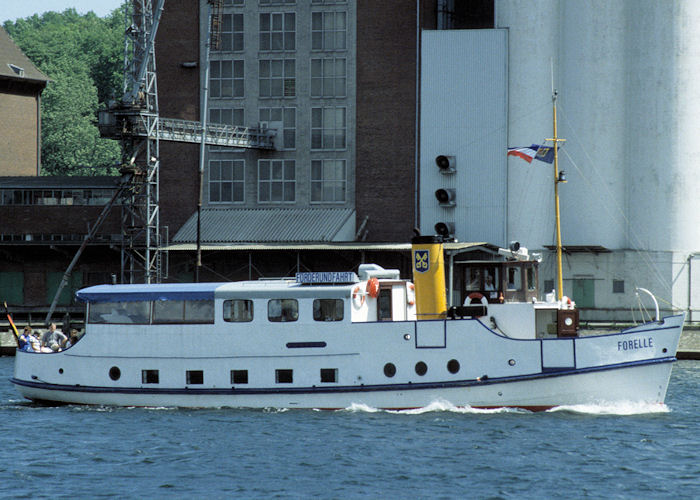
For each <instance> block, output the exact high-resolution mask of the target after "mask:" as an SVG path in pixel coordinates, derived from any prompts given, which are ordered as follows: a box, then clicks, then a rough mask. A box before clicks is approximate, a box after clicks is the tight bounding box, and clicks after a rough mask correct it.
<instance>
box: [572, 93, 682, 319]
mask: <svg viewBox="0 0 700 500" xmlns="http://www.w3.org/2000/svg"><path fill="white" fill-rule="evenodd" d="M560 109H561V111H562V116H563V118H564V119H565V120H566V122H567V126H568V127H569V129H570V130H571V133H572V135H573V138H574V139H575V140H576V141H577V142H578V143H579V144H582V141H581V140H580V139H579V137H578V134H577V133H576V130H575V129H574V127H573V126H572V125H571V122H570V121H569V119H568V116H567V115H566V113H565V111H564V109H563V108H562V107H561V106H560ZM582 149H583V151H584V155H585V157H586V159H587V160H588V162H589V164H590V166H591V170H592V171H593V172H594V173H595V174H596V176H597V177H598V178H599V179H601V180H603V181H604V179H605V177H604V176H603V175H602V174H601V173H600V171H599V170H598V169H597V168H596V166H595V163H594V162H593V160H592V158H591V157H590V155H589V153H588V150H587V149H586V148H582ZM562 151H563V152H564V154H565V155H566V157H567V158H568V159H569V161H570V162H571V164H572V165H573V166H574V168H575V169H576V171H577V172H578V173H579V174H580V175H581V178H582V179H583V180H584V181H585V182H586V183H587V185H588V186H589V187H590V188H591V190H592V191H593V192H595V193H597V194H598V196H599V197H600V199H601V202H602V201H605V200H603V195H604V194H606V195H607V196H608V197H609V200H610V201H611V202H612V204H613V206H614V208H615V210H616V211H617V212H618V213H619V215H620V217H621V218H622V219H623V220H624V221H625V223H626V224H627V227H628V230H629V234H630V236H631V238H630V240H631V241H630V244H631V246H632V249H633V250H634V251H635V252H636V253H637V254H638V255H639V257H640V258H641V260H642V261H643V262H644V263H645V264H646V265H647V267H648V268H649V269H650V271H651V272H652V273H653V275H654V276H655V278H656V279H657V280H658V282H659V283H660V284H661V286H663V287H664V288H665V291H667V292H668V293H671V291H672V290H671V284H670V283H669V282H668V280H665V279H664V278H663V276H662V275H661V272H660V271H659V269H658V266H657V265H656V264H655V263H654V261H653V260H652V259H651V257H650V256H649V254H648V252H647V251H645V250H643V249H642V248H641V238H640V237H639V236H638V234H637V232H636V231H635V230H634V228H633V227H632V225H631V223H630V220H629V218H628V217H627V214H626V213H625V212H624V210H623V209H622V207H620V205H619V204H618V203H617V199H616V197H615V196H613V193H612V192H611V191H610V188H609V187H608V185H607V184H606V183H605V182H600V185H599V186H593V183H592V182H591V180H590V179H589V178H588V176H587V175H585V174H584V172H583V170H582V169H581V168H580V167H579V165H578V164H577V163H576V162H575V161H574V159H573V158H572V157H571V155H570V154H569V153H568V151H566V149H564V148H562ZM601 187H602V189H603V192H601V189H600V188H601ZM601 205H602V206H603V207H604V208H605V210H606V211H607V212H608V215H609V216H610V218H611V220H615V218H614V217H613V215H614V214H613V213H611V212H610V208H609V205H608V204H607V203H601ZM661 300H663V301H664V302H665V303H666V304H669V305H670V306H671V307H676V306H674V304H673V303H672V302H669V301H667V300H665V299H663V298H662V299H661Z"/></svg>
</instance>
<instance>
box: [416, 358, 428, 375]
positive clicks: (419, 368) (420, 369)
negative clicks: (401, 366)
mask: <svg viewBox="0 0 700 500" xmlns="http://www.w3.org/2000/svg"><path fill="white" fill-rule="evenodd" d="M416 373H417V374H418V375H420V376H421V377H422V376H423V375H425V374H426V373H428V365H426V364H425V363H423V362H422V361H419V362H418V363H416Z"/></svg>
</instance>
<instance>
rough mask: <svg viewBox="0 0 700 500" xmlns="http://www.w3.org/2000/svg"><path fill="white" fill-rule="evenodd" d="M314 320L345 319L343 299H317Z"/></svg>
mask: <svg viewBox="0 0 700 500" xmlns="http://www.w3.org/2000/svg"><path fill="white" fill-rule="evenodd" d="M314 321H343V300H342V299H315V300H314Z"/></svg>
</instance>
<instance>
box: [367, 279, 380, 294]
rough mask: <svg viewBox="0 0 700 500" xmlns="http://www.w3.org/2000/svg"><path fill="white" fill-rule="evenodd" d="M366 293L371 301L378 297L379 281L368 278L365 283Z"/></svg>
mask: <svg viewBox="0 0 700 500" xmlns="http://www.w3.org/2000/svg"><path fill="white" fill-rule="evenodd" d="M367 293H368V294H369V296H370V297H372V298H373V299H376V298H377V297H379V280H378V279H377V278H370V279H369V280H368V281H367Z"/></svg>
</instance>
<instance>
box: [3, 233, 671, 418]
mask: <svg viewBox="0 0 700 500" xmlns="http://www.w3.org/2000/svg"><path fill="white" fill-rule="evenodd" d="M412 253H413V263H414V282H411V281H409V280H405V279H400V277H399V272H398V271H397V270H387V269H383V268H381V267H379V266H376V265H361V266H360V267H359V269H358V270H357V271H358V272H357V274H356V273H354V272H338V273H300V274H298V275H297V276H296V279H276V280H259V281H245V282H237V283H199V284H151V285H100V286H94V287H90V288H86V289H83V290H80V291H79V292H78V293H77V295H78V297H79V298H80V299H82V300H84V301H86V302H87V313H86V325H85V334H84V336H83V337H82V339H81V340H80V341H79V342H77V343H76V344H75V345H73V346H72V347H70V348H68V349H65V350H63V351H60V352H55V353H34V352H24V351H19V350H18V351H17V355H16V364H15V372H14V377H13V378H12V382H13V383H14V384H15V385H16V386H17V388H18V390H19V391H20V393H21V394H22V395H23V396H24V397H26V398H28V399H31V400H35V401H51V402H64V403H80V404H94V405H125V406H173V407H254V408H261V407H277V408H346V407H349V406H351V405H353V404H364V405H368V406H371V407H376V408H392V409H399V408H416V407H424V406H427V405H429V404H431V403H433V402H436V401H444V402H449V403H451V404H453V405H455V406H471V407H484V408H492V407H520V408H527V409H532V410H542V409H547V408H551V407H554V406H558V405H576V404H589V403H598V404H606V403H616V402H621V401H633V402H643V403H662V402H663V401H664V397H665V395H666V388H667V385H668V381H669V376H670V373H671V367H672V365H673V362H674V361H675V359H676V358H675V355H676V349H677V347H678V341H679V337H680V335H681V329H682V325H683V321H684V317H683V315H678V316H671V317H666V318H664V319H661V320H655V321H653V322H650V323H647V324H643V325H640V326H637V327H635V328H631V329H628V330H625V331H622V332H619V333H615V334H609V335H597V336H578V335H577V323H578V312H577V310H576V309H575V308H574V307H573V304H571V302H570V301H569V300H567V299H566V298H564V300H554V299H551V297H550V299H551V300H550V301H538V300H536V290H535V289H534V287H533V284H536V283H537V261H535V260H527V258H526V257H523V256H522V252H521V258H522V259H525V260H508V259H504V260H500V261H484V262H474V263H470V266H471V267H472V268H474V269H476V270H480V271H481V272H480V273H479V275H480V276H481V281H479V282H478V283H475V284H474V290H473V291H472V292H471V293H470V294H469V299H468V302H471V304H467V305H466V306H457V307H450V308H448V307H447V305H446V298H445V272H444V262H443V249H442V244H441V243H440V238H439V237H420V236H419V237H416V238H414V245H413V250H412ZM504 253H505V252H504ZM516 271H517V272H516ZM487 274H491V276H495V277H496V278H497V279H496V282H495V283H494V285H493V290H492V289H491V285H490V284H487V282H486V280H485V275H487ZM513 276H516V277H517V279H518V283H517V284H515V285H513V284H512V283H509V282H510V281H511V279H512V278H513Z"/></svg>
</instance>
